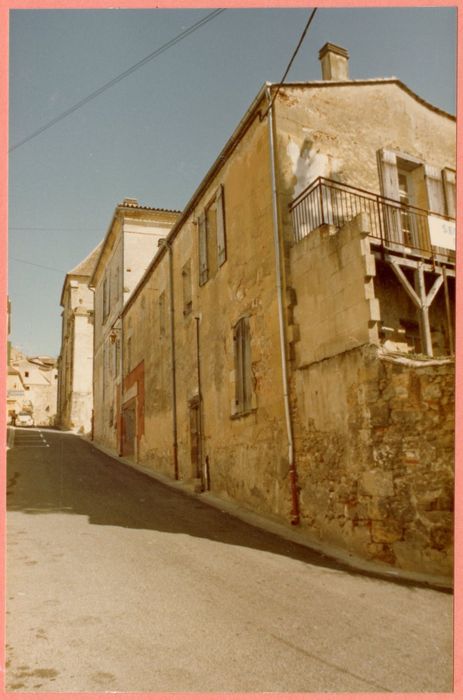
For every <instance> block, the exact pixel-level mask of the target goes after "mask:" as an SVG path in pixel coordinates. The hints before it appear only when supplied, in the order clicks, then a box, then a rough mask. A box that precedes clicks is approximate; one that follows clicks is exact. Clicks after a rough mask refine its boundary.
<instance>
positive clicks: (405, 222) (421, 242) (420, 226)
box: [289, 177, 455, 260]
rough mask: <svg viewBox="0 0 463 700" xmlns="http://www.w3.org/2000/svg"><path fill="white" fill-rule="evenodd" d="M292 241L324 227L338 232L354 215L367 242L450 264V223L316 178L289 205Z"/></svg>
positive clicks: (452, 254) (452, 225)
mask: <svg viewBox="0 0 463 700" xmlns="http://www.w3.org/2000/svg"><path fill="white" fill-rule="evenodd" d="M289 208H290V211H291V214H292V220H293V230H294V236H295V240H296V241H301V240H302V239H303V238H305V237H306V236H308V235H309V233H310V232H311V231H314V230H315V229H317V228H318V227H319V226H321V225H323V224H331V225H332V226H335V227H336V228H340V227H341V226H343V225H344V224H345V223H347V222H348V221H351V220H352V219H353V218H354V217H355V216H357V214H361V213H366V214H368V216H369V219H370V236H371V237H372V238H374V239H377V240H378V242H380V243H381V244H382V245H383V246H384V247H386V248H392V249H395V250H402V251H403V252H407V253H412V254H416V255H419V256H421V257H434V256H435V255H444V256H446V257H447V258H449V259H450V260H453V259H455V245H454V239H455V220H454V219H452V218H450V217H445V216H442V215H441V214H436V213H434V212H429V211H427V210H425V209H419V208H418V207H414V206H411V205H406V204H403V203H401V202H398V201H395V200H393V199H388V198H387V197H382V196H381V195H378V194H374V193H373V192H368V191H367V190H362V189H360V188H359V187H352V186H350V185H344V184H342V183H339V182H336V181H334V180H329V179H327V178H324V177H318V178H317V179H316V180H314V182H313V183H312V184H311V185H309V187H307V188H306V189H305V190H304V191H303V192H301V193H300V194H299V195H298V196H297V197H296V198H295V199H294V200H293V201H292V202H291V204H290V205H289Z"/></svg>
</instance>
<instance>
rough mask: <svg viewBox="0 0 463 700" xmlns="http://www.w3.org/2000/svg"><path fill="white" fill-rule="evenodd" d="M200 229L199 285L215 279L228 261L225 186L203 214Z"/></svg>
mask: <svg viewBox="0 0 463 700" xmlns="http://www.w3.org/2000/svg"><path fill="white" fill-rule="evenodd" d="M198 227H199V231H198V234H199V284H200V285H203V284H205V283H206V282H207V280H208V279H210V278H211V277H213V276H214V275H215V273H216V272H217V270H218V269H219V268H220V267H221V266H222V265H223V264H224V262H225V260H226V259H227V249H226V235H225V207H224V193H223V185H220V187H219V188H218V190H217V191H216V193H215V196H214V198H213V199H212V200H211V201H210V202H209V203H208V205H207V206H206V208H205V209H204V211H203V212H201V214H200V216H199V221H198Z"/></svg>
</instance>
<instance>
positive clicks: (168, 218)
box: [89, 199, 179, 450]
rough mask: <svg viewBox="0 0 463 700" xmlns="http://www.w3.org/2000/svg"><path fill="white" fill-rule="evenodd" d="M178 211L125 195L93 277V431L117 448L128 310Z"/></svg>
mask: <svg viewBox="0 0 463 700" xmlns="http://www.w3.org/2000/svg"><path fill="white" fill-rule="evenodd" d="M178 215H179V212H173V211H168V210H165V209H154V208H150V207H143V206H140V205H139V204H138V202H137V200H136V199H124V201H123V202H122V203H121V204H119V205H118V206H117V207H116V209H115V211H114V215H113V218H112V220H111V223H110V226H109V229H108V232H107V234H106V237H105V239H104V241H103V243H102V245H101V248H100V249H99V252H98V256H97V260H96V263H95V267H94V270H93V274H92V277H91V279H90V281H89V285H90V287H91V288H93V289H94V304H95V306H94V310H95V332H94V348H93V398H94V422H93V435H94V439H95V440H96V441H97V442H99V443H100V444H102V445H104V446H106V447H108V448H111V449H114V450H117V449H118V446H119V444H120V437H119V433H120V384H121V357H122V355H121V342H122V338H121V313H122V309H123V308H124V305H125V304H126V303H127V300H128V299H129V298H130V296H131V294H132V292H133V290H134V288H135V287H136V285H137V283H138V282H139V280H140V278H141V277H142V276H143V273H144V272H145V270H146V268H147V267H148V265H149V264H150V262H151V260H152V259H153V256H154V255H155V253H156V250H157V248H158V243H159V241H160V240H161V239H163V238H165V237H166V236H167V234H168V233H169V231H170V229H171V228H172V225H173V224H174V223H175V221H176V219H177V218H178ZM129 352H130V347H129Z"/></svg>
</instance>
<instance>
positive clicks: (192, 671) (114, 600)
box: [6, 429, 452, 693]
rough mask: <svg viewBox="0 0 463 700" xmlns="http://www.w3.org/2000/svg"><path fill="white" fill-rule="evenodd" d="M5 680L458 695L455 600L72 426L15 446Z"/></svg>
mask: <svg viewBox="0 0 463 700" xmlns="http://www.w3.org/2000/svg"><path fill="white" fill-rule="evenodd" d="M7 535H8V544H7V639H6V641H7V671H6V679H7V690H9V691H20V692H24V691H31V692H45V691H46V692H52V691H60V692H72V691H81V692H84V691H87V692H103V691H121V692H122V691H138V692H187V691H195V692H220V693H226V692H253V691H255V692H264V691H273V692H304V693H309V692H381V691H394V692H445V691H447V692H449V691H451V689H452V597H451V595H449V594H448V593H445V592H440V591H436V590H431V589H427V588H424V587H419V586H415V585H410V584H409V585H406V584H403V583H396V582H390V581H386V580H381V579H378V578H372V577H369V576H365V575H361V574H358V573H353V572H350V571H347V570H344V569H343V568H342V567H341V566H340V565H338V564H336V563H335V562H332V561H330V560H329V559H327V558H324V557H322V556H320V555H317V554H316V553H314V552H311V551H310V550H309V549H307V548H305V547H303V546H300V545H298V544H295V543H291V542H288V541H286V540H284V539H281V538H279V537H277V536H276V535H273V534H270V533H266V532H264V531H262V530H259V529H256V528H253V527H252V526H250V525H248V524H246V523H244V522H242V521H240V520H237V519H235V518H234V517H233V516H231V515H230V514H227V513H224V512H221V511H220V510H217V509H215V508H213V507H211V506H210V505H208V504H206V503H204V502H203V501H201V500H199V499H198V498H195V497H189V496H187V495H185V494H183V493H181V492H179V491H177V490H175V489H173V488H171V487H169V486H166V485H164V484H162V483H159V482H157V481H155V480H153V479H151V478H150V477H148V476H145V475H144V474H140V473H139V472H136V471H134V470H133V469H131V468H130V467H127V466H125V465H123V464H121V463H119V462H118V461H117V460H114V459H112V458H110V457H108V456H106V455H105V454H102V453H101V452H99V451H98V450H97V449H95V448H94V447H93V446H92V445H91V444H89V443H87V442H84V441H82V440H80V439H79V438H78V437H75V436H73V435H70V434H66V433H60V432H55V431H51V430H43V431H40V430H37V429H27V430H20V429H16V430H15V440H14V445H13V446H12V447H11V449H9V451H8V513H7Z"/></svg>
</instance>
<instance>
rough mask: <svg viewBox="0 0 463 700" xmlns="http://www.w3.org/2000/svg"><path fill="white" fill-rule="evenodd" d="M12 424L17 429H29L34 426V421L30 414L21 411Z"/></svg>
mask: <svg viewBox="0 0 463 700" xmlns="http://www.w3.org/2000/svg"><path fill="white" fill-rule="evenodd" d="M14 424H15V426H16V427H17V428H31V427H32V426H33V425H34V421H33V418H32V416H31V414H30V413H25V412H24V411H21V413H18V415H17V416H16V418H15V421H14Z"/></svg>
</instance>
